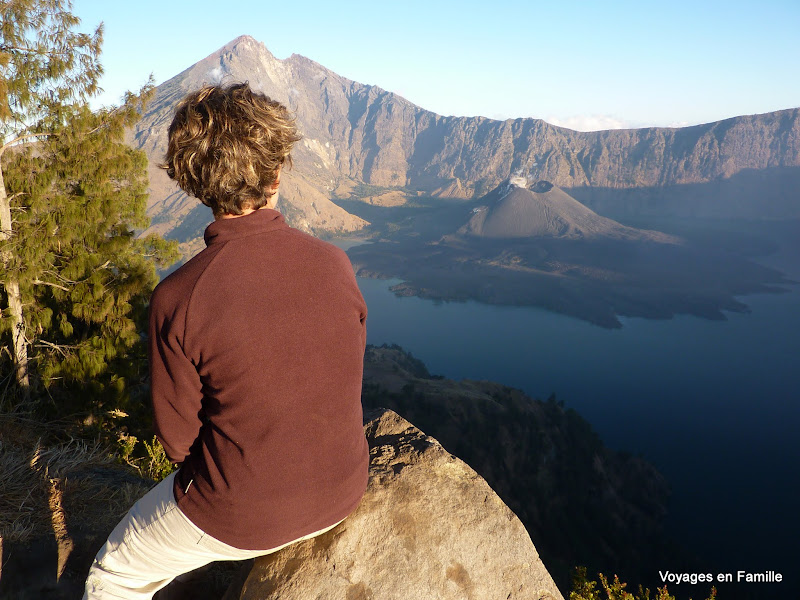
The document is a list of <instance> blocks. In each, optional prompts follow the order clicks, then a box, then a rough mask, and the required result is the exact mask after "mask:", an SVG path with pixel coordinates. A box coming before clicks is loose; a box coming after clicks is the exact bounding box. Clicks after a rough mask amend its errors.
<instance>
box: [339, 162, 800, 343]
mask: <svg viewBox="0 0 800 600" xmlns="http://www.w3.org/2000/svg"><path fill="white" fill-rule="evenodd" d="M370 220H371V221H372V222H373V223H375V222H376V221H377V220H376V219H375V216H374V215H372V216H371V218H370ZM414 221H415V222H414V224H413V225H412V226H408V225H406V226H405V227H404V226H403V224H402V223H399V224H398V223H394V224H388V223H385V224H384V227H383V228H382V230H379V231H378V235H377V236H376V239H375V240H374V241H373V242H372V243H369V244H364V245H360V246H356V247H353V248H351V249H350V250H349V252H348V254H349V255H350V259H351V261H352V262H353V266H354V267H355V269H356V273H357V274H358V275H359V276H360V277H372V278H382V279H390V278H392V279H401V280H402V282H401V283H399V284H397V285H394V286H393V287H392V290H393V291H394V292H395V293H396V294H398V295H413V296H420V297H423V298H429V299H434V300H442V301H465V300H475V301H478V302H485V303H489V304H507V305H524V306H538V307H542V308H545V309H548V310H552V311H555V312H559V313H563V314H567V315H569V316H573V317H577V318H580V319H583V320H586V321H590V322H592V323H595V324H597V325H600V326H602V327H608V328H618V327H621V326H622V325H621V322H620V320H619V317H620V316H625V317H644V318H651V319H668V318H671V317H673V316H674V315H676V314H691V315H696V316H699V317H703V318H707V319H719V320H721V319H725V315H724V313H723V311H730V312H746V311H747V310H748V309H747V306H746V305H745V304H744V303H742V302H741V301H739V300H737V299H736V297H737V296H742V295H746V294H752V293H758V292H762V293H763V292H770V293H776V292H783V291H786V288H784V287H781V286H783V285H786V284H789V283H792V282H791V281H789V280H787V279H786V278H785V277H784V276H783V275H782V274H781V273H780V272H778V271H776V270H774V269H770V268H768V267H765V266H763V265H760V264H757V263H755V262H753V261H752V260H750V259H748V258H747V257H745V256H743V255H742V253H740V252H731V251H730V250H729V249H724V248H714V247H713V246H709V245H707V244H706V245H697V244H694V243H691V242H689V241H687V240H685V239H683V238H681V237H678V236H674V235H668V234H666V233H661V232H658V231H652V230H647V229H637V228H634V227H629V226H626V225H623V224H621V223H618V222H617V221H614V220H612V219H609V218H606V217H603V216H600V215H598V214H597V213H595V212H594V211H592V210H591V209H589V208H588V207H586V206H584V205H583V204H581V203H580V202H578V201H577V200H575V199H574V198H573V197H572V196H570V195H569V194H568V193H567V192H565V191H564V190H562V189H560V188H559V187H558V186H555V185H553V184H552V183H550V182H548V181H541V180H540V181H537V182H535V183H533V184H529V183H528V181H527V180H526V179H525V178H524V177H519V176H517V177H511V178H510V179H509V180H507V181H505V182H503V183H501V184H500V185H499V186H498V187H496V188H495V189H494V190H492V191H491V192H489V193H488V194H486V195H485V196H483V197H482V198H481V199H479V200H478V201H477V203H471V204H470V205H469V206H465V205H463V204H462V205H459V206H454V205H450V206H448V207H443V206H442V207H439V208H438V209H437V210H434V211H432V212H429V213H424V211H423V212H420V213H418V214H417V216H416V217H415V218H414ZM459 222H460V226H459ZM387 225H388V226H387ZM448 228H449V230H448Z"/></svg>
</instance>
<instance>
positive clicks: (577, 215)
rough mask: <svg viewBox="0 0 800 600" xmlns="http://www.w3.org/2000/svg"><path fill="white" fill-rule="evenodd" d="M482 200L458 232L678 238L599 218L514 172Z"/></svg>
mask: <svg viewBox="0 0 800 600" xmlns="http://www.w3.org/2000/svg"><path fill="white" fill-rule="evenodd" d="M478 202H479V203H480V206H477V207H475V208H473V209H472V217H471V218H470V220H469V221H468V222H467V223H466V224H465V225H464V226H463V227H462V228H461V229H459V231H458V233H459V234H461V235H466V236H475V237H479V238H492V239H506V240H511V239H516V238H531V237H536V238H560V239H573V240H577V239H592V240H597V239H601V238H606V239H614V240H627V241H636V242H656V243H679V242H680V240H678V239H677V238H674V237H672V236H669V235H666V234H663V233H660V232H658V231H645V230H641V229H635V228H633V227H626V226H625V225H621V224H620V223H617V222H616V221H614V220H612V219H609V218H607V217H601V216H600V215H598V214H597V213H596V212H594V211H593V210H591V209H589V208H587V207H586V206H584V205H583V204H581V203H580V202H578V201H577V200H575V198H573V197H572V196H570V195H569V194H567V193H566V192H565V191H564V190H562V189H560V188H559V187H557V186H554V185H553V184H552V183H550V182H549V181H545V180H540V181H538V182H536V183H534V184H532V185H530V186H529V185H528V181H527V179H526V178H525V177H511V178H510V179H509V180H508V181H507V182H504V183H502V184H500V185H499V186H497V187H496V188H495V189H494V190H492V191H491V192H489V193H488V194H486V195H485V196H484V197H483V198H481V199H480V200H479V201H478Z"/></svg>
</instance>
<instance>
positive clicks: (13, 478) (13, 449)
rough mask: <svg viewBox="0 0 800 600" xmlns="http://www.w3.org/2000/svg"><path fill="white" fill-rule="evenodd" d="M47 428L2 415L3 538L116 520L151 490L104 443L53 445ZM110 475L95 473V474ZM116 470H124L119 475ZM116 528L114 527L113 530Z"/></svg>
mask: <svg viewBox="0 0 800 600" xmlns="http://www.w3.org/2000/svg"><path fill="white" fill-rule="evenodd" d="M47 433H48V432H47V427H45V426H42V425H40V424H37V423H34V422H30V421H26V420H25V418H24V417H22V416H20V415H8V414H5V415H0V481H2V482H3V483H2V487H0V538H2V539H3V540H5V541H9V542H11V541H20V542H24V541H26V540H28V539H30V538H34V537H38V536H40V535H48V534H49V535H52V534H53V533H54V532H55V534H56V536H57V537H58V535H59V534H58V532H59V531H60V530H63V529H64V528H65V526H66V524H67V523H69V524H70V526H73V524H78V525H80V523H85V522H95V523H97V524H98V525H100V524H104V523H107V522H108V523H111V525H110V527H113V524H114V523H116V521H118V520H119V518H120V517H121V516H122V515H123V514H124V513H125V512H126V511H127V510H128V508H130V506H131V505H132V504H133V502H135V500H136V499H137V498H138V497H140V496H141V495H142V494H144V492H145V491H147V488H148V485H149V484H148V483H147V482H143V481H142V482H139V481H137V480H136V479H135V478H132V477H131V476H130V475H129V474H128V473H126V472H125V471H123V470H121V469H120V467H119V466H118V465H117V464H116V462H115V460H114V458H113V457H112V456H111V453H110V452H109V451H108V450H106V449H105V448H103V447H101V446H100V445H98V444H87V443H86V442H83V441H78V440H73V441H70V442H67V443H58V444H47V443H46V442H44V441H43V440H45V439H48V437H49V436H48V435H47ZM100 472H102V473H105V474H106V476H103V477H95V476H93V475H94V474H95V473H100ZM109 473H111V474H113V473H120V475H121V480H115V478H114V477H113V476H108V474H109ZM109 531H110V529H109Z"/></svg>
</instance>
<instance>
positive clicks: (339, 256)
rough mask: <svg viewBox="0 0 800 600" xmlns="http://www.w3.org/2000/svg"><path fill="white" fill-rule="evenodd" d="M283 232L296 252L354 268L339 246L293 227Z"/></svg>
mask: <svg viewBox="0 0 800 600" xmlns="http://www.w3.org/2000/svg"><path fill="white" fill-rule="evenodd" d="M281 231H282V232H283V233H284V234H285V235H286V236H287V238H286V239H287V241H288V243H289V244H291V245H292V246H293V247H294V248H293V249H295V250H296V251H298V252H302V253H303V254H306V255H307V256H313V257H314V258H316V259H318V260H328V261H331V262H335V263H337V264H340V265H347V266H348V267H349V268H352V266H351V264H350V259H349V258H348V257H347V253H346V252H345V251H344V250H342V249H341V248H339V247H338V246H335V245H334V244H331V243H330V242H326V241H324V240H321V239H319V238H317V237H314V236H313V235H311V234H309V233H305V232H303V231H300V230H299V229H294V228H292V227H287V228H286V229H283V230H281Z"/></svg>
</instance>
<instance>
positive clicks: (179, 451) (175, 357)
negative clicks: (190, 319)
mask: <svg viewBox="0 0 800 600" xmlns="http://www.w3.org/2000/svg"><path fill="white" fill-rule="evenodd" d="M184 323H185V318H184V316H183V315H182V311H181V308H180V306H179V305H177V306H176V305H175V304H174V303H170V302H168V301H164V300H163V299H162V297H161V296H160V295H159V290H158V289H156V291H155V292H154V293H153V297H152V300H151V302H150V327H149V358H150V386H151V388H150V393H151V399H152V402H153V425H154V428H155V432H156V435H157V436H158V439H159V440H160V441H161V445H162V446H164V450H165V452H166V454H167V456H168V457H169V459H170V460H171V461H172V462H173V463H182V462H183V461H184V460H185V459H186V457H187V456H188V455H189V449H190V448H191V446H192V444H193V443H194V441H195V439H196V438H197V436H198V434H199V432H200V427H201V426H202V421H201V417H200V414H201V410H202V400H203V393H202V384H201V382H200V376H199V375H198V373H197V370H196V369H195V366H194V364H193V363H192V361H191V359H190V358H189V357H187V356H186V354H185V353H184V351H183V345H182V343H183V333H184V332H183V328H184Z"/></svg>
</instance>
